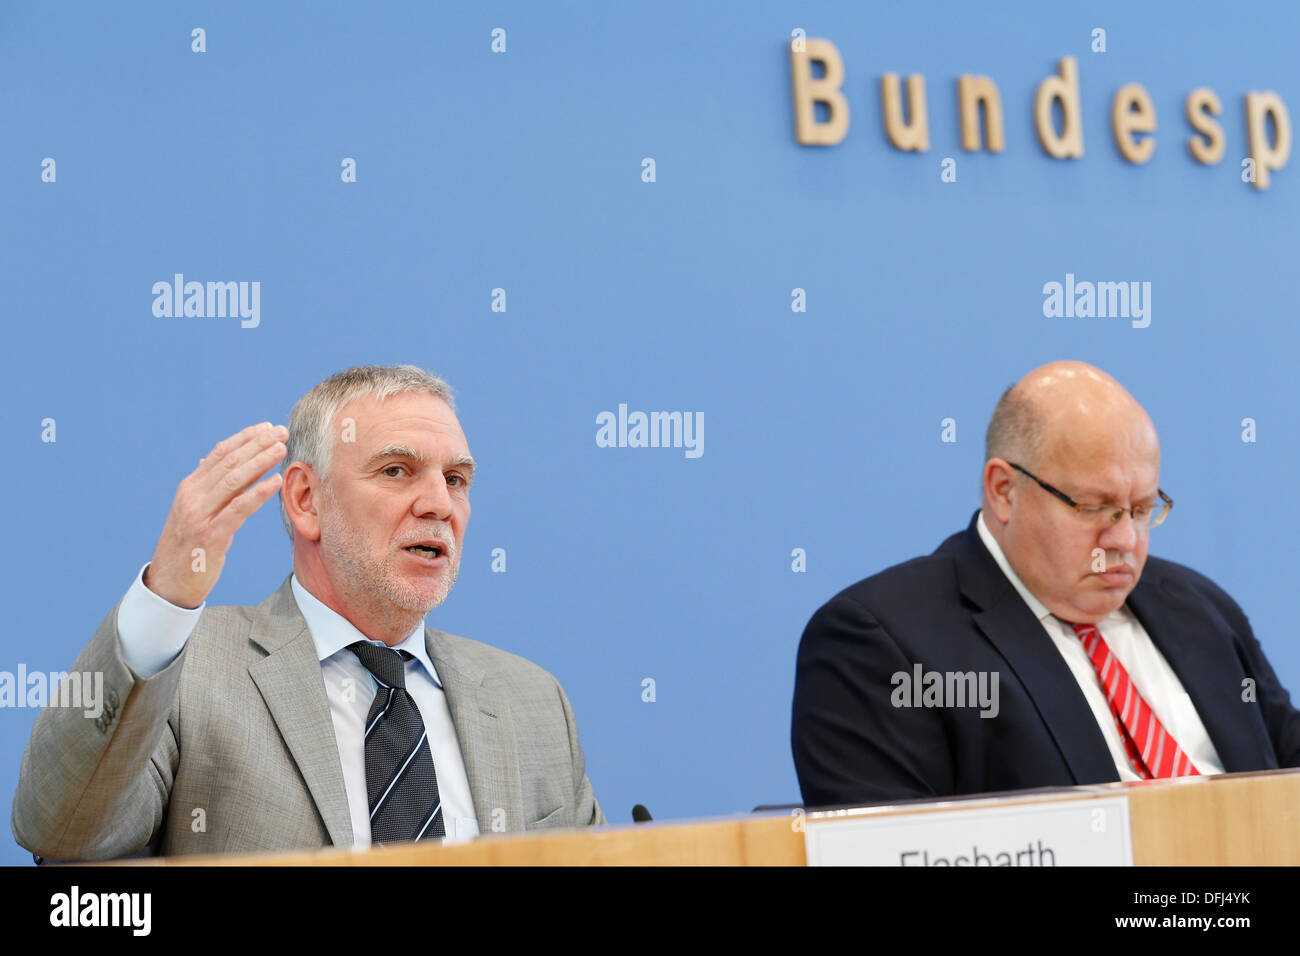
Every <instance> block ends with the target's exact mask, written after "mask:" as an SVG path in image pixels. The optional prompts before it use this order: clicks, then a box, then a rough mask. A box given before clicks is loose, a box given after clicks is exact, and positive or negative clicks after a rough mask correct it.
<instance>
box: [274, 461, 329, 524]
mask: <svg viewBox="0 0 1300 956" xmlns="http://www.w3.org/2000/svg"><path fill="white" fill-rule="evenodd" d="M323 493H324V492H323V490H322V489H321V483H320V479H318V478H317V477H316V473H315V472H314V471H312V467H311V465H308V464H307V463H306V462H301V461H295V462H294V463H293V464H292V465H290V466H289V467H288V468H287V469H285V472H284V485H283V486H281V488H280V494H281V496H282V497H283V498H284V510H285V511H286V512H287V513H288V515H289V523H290V524H292V525H293V529H294V531H295V532H297V533H298V534H300V535H302V537H303V538H305V539H306V540H308V541H319V540H320V515H319V514H318V513H317V506H318V504H319V502H320V500H321V497H322V495H323Z"/></svg>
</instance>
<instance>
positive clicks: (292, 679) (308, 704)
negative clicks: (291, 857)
mask: <svg viewBox="0 0 1300 956" xmlns="http://www.w3.org/2000/svg"><path fill="white" fill-rule="evenodd" d="M425 641H426V643H427V646H428V649H429V656H430V657H431V658H432V659H433V662H434V665H435V666H436V667H437V669H438V676H439V678H440V679H441V680H442V683H443V688H444V692H445V693H446V695H447V703H448V705H449V707H450V710H451V716H452V721H453V722H454V724H455V727H456V736H457V738H458V739H459V741H460V749H461V754H462V755H463V757H464V759H465V771H466V774H467V775H468V777H469V786H470V793H471V795H472V797H473V799H474V810H475V814H476V816H477V818H478V825H479V830H480V832H482V833H485V834H488V833H493V832H497V831H503V830H504V831H517V830H534V829H541V828H549V827H573V826H585V825H590V824H600V823H605V822H606V820H605V816H604V814H603V813H602V812H601V809H600V805H599V804H598V803H597V802H596V798H595V796H594V795H593V794H592V789H591V782H590V781H589V780H588V779H587V774H586V769H585V761H584V759H583V756H582V748H581V746H580V745H579V743H578V728H577V724H576V723H575V721H574V717H573V711H572V710H571V709H570V707H569V701H568V698H567V697H565V695H564V690H563V689H562V688H561V687H560V685H559V683H558V682H557V681H556V680H555V678H554V677H552V676H551V675H550V674H549V673H547V672H546V671H544V670H542V668H540V667H538V666H537V665H536V664H533V663H531V662H529V661H527V660H524V659H523V658H522V657H517V656H516V655H514V654H509V653H506V652H505V651H501V650H497V649H496V648H493V647H489V646H487V645H486V644H481V643H479V642H477V641H471V640H467V639H466V638H463V637H456V636H455V635H452V634H446V633H443V632H442V631H436V630H434V629H432V628H429V627H426V628H425ZM70 670H76V671H82V672H86V671H89V672H92V673H94V672H102V673H103V674H104V699H105V703H104V711H103V713H102V715H101V716H99V717H98V718H96V719H94V720H91V719H90V718H88V717H86V716H84V714H83V711H82V710H81V709H79V708H73V707H47V708H45V710H43V711H42V712H41V714H40V715H39V716H38V717H37V719H36V724H35V726H34V727H33V728H32V737H31V740H30V741H29V742H28V744H27V749H26V751H25V752H24V753H23V763H22V772H21V775H20V777H19V781H18V792H17V794H16V795H15V797H14V809H13V820H12V826H13V832H14V838H15V839H16V840H17V841H18V843H19V844H21V845H22V846H24V847H26V848H27V849H29V850H31V851H32V852H33V853H36V854H37V855H39V856H42V857H45V858H47V859H54V860H97V859H111V858H115V857H121V856H128V855H131V854H134V853H137V852H139V851H141V850H142V849H144V848H146V847H148V848H150V850H151V851H152V852H154V853H156V854H160V855H168V856H170V855H175V854H182V853H222V852H227V853H250V852H260V851H284V850H300V849H310V848H315V847H323V846H328V845H331V844H333V845H335V846H339V847H351V846H352V840H353V838H352V823H351V819H350V817H349V814H348V802H347V796H346V793H345V792H344V786H343V771H342V768H341V765H340V762H339V753H338V745H337V743H336V741H335V738H334V725H333V722H332V721H331V719H330V712H329V703H328V700H327V698H326V696H325V682H324V678H323V677H322V674H321V665H320V661H319V660H318V659H317V657H316V648H315V644H314V643H313V642H312V638H311V634H310V632H309V631H308V630H307V624H306V621H304V620H303V617H302V613H301V612H300V611H299V610H298V604H297V602H296V601H295V600H294V598H293V592H292V591H291V589H290V586H289V578H285V581H284V583H283V584H282V585H281V586H280V588H279V590H277V591H276V592H275V593H274V594H272V595H271V596H270V597H269V598H267V599H266V600H265V601H263V602H262V603H261V604H259V605H258V606H257V607H249V606H221V607H207V608H204V610H203V613H202V615H201V616H200V617H199V621H198V624H197V625H196V626H195V628H194V631H193V633H192V634H191V635H190V638H189V640H188V641H187V643H186V645H185V648H184V650H183V651H182V652H181V653H180V655H179V656H178V657H177V658H176V660H174V661H172V663H171V664H169V665H168V666H167V667H166V668H165V669H164V670H162V671H161V672H159V673H158V674H156V675H155V676H153V677H151V678H149V679H148V680H144V679H141V678H140V677H139V676H138V675H136V674H135V672H134V671H132V670H131V669H130V668H129V667H128V666H127V665H126V663H125V662H124V661H123V659H122V646H121V641H120V640H119V638H118V634H117V608H114V609H113V610H112V611H110V612H109V614H108V616H107V617H106V618H104V621H103V623H101V624H100V626H99V629H98V630H97V631H96V632H95V636H94V637H93V638H92V639H91V641H90V643H89V644H88V645H87V646H86V647H85V649H84V650H82V652H81V654H80V655H79V656H78V657H77V660H76V662H75V663H74V664H73V666H72V668H70Z"/></svg>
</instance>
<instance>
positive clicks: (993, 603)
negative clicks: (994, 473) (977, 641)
mask: <svg viewBox="0 0 1300 956" xmlns="http://www.w3.org/2000/svg"><path fill="white" fill-rule="evenodd" d="M976 514H977V516H978V512H977V513H976ZM953 549H954V561H955V562H956V566H957V577H958V583H959V586H960V587H961V591H962V594H963V595H965V597H966V598H967V599H968V600H969V601H971V602H972V603H973V604H974V605H975V606H976V611H975V613H974V614H973V620H974V622H975V626H976V627H978V628H979V629H980V631H981V632H982V633H983V634H984V636H985V637H986V638H988V640H989V643H991V644H992V645H993V646H994V647H995V648H997V651H998V653H999V654H1001V655H1002V657H1003V658H1004V659H1005V660H1006V662H1007V664H1008V666H1009V667H1010V668H1011V670H1012V672H1013V673H1014V674H1015V676H1016V679H1017V680H1019V681H1020V684H1021V686H1023V687H1024V688H1025V691H1026V693H1028V695H1029V697H1030V700H1032V701H1033V704H1034V708H1035V709H1036V710H1037V711H1038V714H1039V716H1040V717H1042V719H1043V723H1044V724H1045V725H1046V726H1047V730H1048V732H1049V733H1050V734H1051V735H1052V738H1053V739H1054V740H1055V741H1056V745H1057V747H1058V748H1059V749H1060V751H1061V756H1062V757H1063V758H1064V759H1065V763H1066V765H1067V766H1068V767H1069V769H1070V774H1071V775H1072V776H1073V777H1074V780H1075V782H1076V783H1098V782H1102V781H1112V780H1118V779H1119V773H1118V772H1117V771H1116V769H1115V761H1114V760H1113V759H1112V758H1111V755H1110V748H1108V747H1107V746H1106V740H1105V738H1104V737H1103V736H1102V735H1101V732H1100V731H1099V730H1098V729H1097V721H1096V719H1095V718H1094V717H1093V714H1092V709H1091V708H1090V707H1089V706H1088V701H1087V699H1086V698H1085V697H1084V696H1083V691H1081V690H1080V689H1079V684H1078V682H1077V681H1076V680H1075V679H1074V673H1073V672H1072V671H1071V670H1070V667H1069V665H1068V664H1066V663H1065V660H1064V659H1063V658H1062V657H1061V652H1060V651H1059V650H1057V648H1056V645H1055V644H1054V643H1053V641H1052V639H1051V637H1050V636H1048V634H1047V632H1046V631H1045V630H1044V629H1043V625H1042V623H1041V622H1040V621H1038V620H1037V619H1036V618H1035V617H1034V615H1033V612H1032V611H1030V610H1029V606H1028V605H1027V604H1025V602H1024V600H1023V599H1022V598H1021V597H1020V595H1019V593H1017V591H1016V589H1015V588H1014V587H1013V586H1012V584H1011V582H1010V581H1009V580H1007V577H1006V575H1005V574H1003V573H1002V569H1001V568H999V567H998V565H997V562H996V561H994V560H993V555H991V554H989V552H988V549H987V548H985V547H984V542H983V541H981V540H980V537H979V531H978V530H977V529H976V527H975V522H974V521H972V522H971V525H970V527H969V528H968V529H967V530H966V533H965V534H964V535H961V536H959V537H958V538H957V539H956V541H955V542H954V544H953Z"/></svg>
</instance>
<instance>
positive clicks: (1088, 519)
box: [1007, 461, 1174, 529]
mask: <svg viewBox="0 0 1300 956" xmlns="http://www.w3.org/2000/svg"><path fill="white" fill-rule="evenodd" d="M1007 464H1008V465H1010V466H1011V467H1012V468H1014V469H1015V470H1016V471H1019V472H1021V473H1023V474H1026V475H1029V477H1030V478H1032V479H1034V481H1036V482H1038V484H1039V486H1041V487H1042V488H1043V490H1044V491H1050V492H1051V493H1052V494H1054V495H1055V496H1056V497H1058V498H1060V499H1061V500H1062V501H1064V502H1065V503H1066V504H1067V505H1069V506H1070V507H1071V508H1073V509H1074V513H1075V514H1076V515H1078V516H1079V519H1080V520H1081V521H1083V522H1084V523H1085V524H1088V525H1091V526H1092V527H1094V528H1098V529H1101V528H1107V527H1110V526H1111V525H1113V524H1115V522H1117V521H1119V519H1120V518H1122V517H1123V516H1124V513H1125V512H1128V513H1129V514H1130V515H1131V516H1132V518H1133V523H1134V524H1135V525H1137V526H1138V527H1139V528H1155V527H1157V526H1158V525H1160V523H1161V522H1163V521H1164V520H1165V519H1166V518H1168V517H1169V511H1170V509H1171V508H1173V506H1174V502H1173V499H1172V498H1170V497H1169V496H1168V495H1167V494H1165V493H1164V492H1163V491H1161V490H1160V489H1159V488H1157V489H1156V494H1158V495H1159V496H1160V500H1159V501H1157V502H1156V503H1155V504H1152V505H1134V506H1133V507H1131V508H1120V507H1119V506H1117V505H1081V504H1079V502H1077V501H1075V500H1074V499H1073V498H1071V497H1070V496H1069V495H1067V494H1066V493H1065V492H1064V491H1061V490H1060V489H1059V488H1053V487H1052V486H1051V485H1049V484H1048V483H1047V482H1045V481H1043V479H1041V478H1039V477H1038V476H1037V475H1035V474H1032V473H1030V472H1029V471H1028V470H1027V469H1025V468H1021V467H1020V466H1019V465H1017V464H1016V463H1015V462H1014V461H1009V462H1007Z"/></svg>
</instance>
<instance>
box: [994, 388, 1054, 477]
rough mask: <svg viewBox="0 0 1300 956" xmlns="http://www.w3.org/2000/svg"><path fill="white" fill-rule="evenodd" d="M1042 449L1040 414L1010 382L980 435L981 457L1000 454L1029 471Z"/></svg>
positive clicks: (1035, 465)
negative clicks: (981, 439) (984, 432)
mask: <svg viewBox="0 0 1300 956" xmlns="http://www.w3.org/2000/svg"><path fill="white" fill-rule="evenodd" d="M1042 450H1043V416H1042V413H1041V412H1040V411H1039V410H1038V407H1037V406H1036V405H1035V404H1034V403H1033V402H1032V401H1030V400H1029V399H1028V398H1026V397H1024V396H1023V395H1021V394H1020V393H1019V392H1018V391H1016V387H1015V386H1014V385H1012V386H1011V387H1010V388H1008V389H1007V390H1006V391H1005V392H1003V393H1002V397H1001V398H999V399H998V403H997V405H996V406H995V407H994V409H993V417H992V418H990V419H989V430H988V432H987V433H986V434H985V436H984V460H985V461H986V462H987V461H988V460H989V459H990V458H1001V459H1003V460H1005V461H1009V462H1015V463H1016V464H1017V465H1022V466H1024V467H1025V468H1028V469H1029V470H1030V471H1033V470H1035V469H1036V468H1037V466H1038V460H1039V456H1040V454H1041V453H1042Z"/></svg>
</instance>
